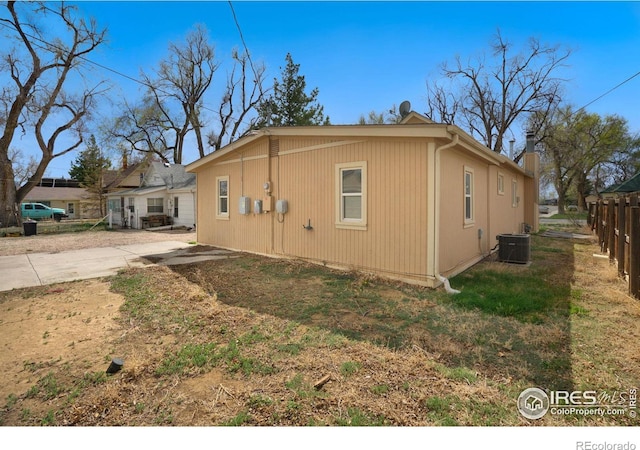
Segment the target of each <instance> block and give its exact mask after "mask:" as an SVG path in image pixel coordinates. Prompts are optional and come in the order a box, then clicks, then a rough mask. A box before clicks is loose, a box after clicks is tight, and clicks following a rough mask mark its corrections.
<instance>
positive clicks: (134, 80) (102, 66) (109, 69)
mask: <svg viewBox="0 0 640 450" xmlns="http://www.w3.org/2000/svg"><path fill="white" fill-rule="evenodd" d="M0 25H2V26H4V27H5V28H8V29H10V30H13V28H11V27H9V25H7V24H5V23H2V22H0ZM25 36H27V37H28V38H30V39H33V40H35V41H39V42H42V43H43V44H45V45H48V46H50V47H53V48H54V49H56V50H60V51H65V49H64V48H62V47H60V46H58V45H56V44H53V43H51V42H47V41H45V40H44V39H41V38H39V37H37V36H33V35H30V34H28V33H25ZM33 45H35V46H36V47H40V48H41V49H43V50H47V47H45V46H43V45H38V44H33ZM78 59H81V60H83V61H85V62H87V63H89V64H92V65H94V66H96V67H99V68H101V69H104V70H106V71H109V72H112V73H114V74H116V75H119V76H121V77H123V78H126V79H128V80H130V81H133V82H134V83H138V84H140V85H142V86H144V87H147V88H150V89H155V90H157V91H158V92H161V93H163V94H165V95H171V94H170V93H168V92H166V91H163V90H162V89H159V88H157V87H154V86H152V85H151V84H150V83H145V82H144V81H142V80H139V79H137V78H134V77H132V76H130V75H127V74H125V73H122V72H119V71H117V70H115V69H112V68H110V67H107V66H105V65H103V64H100V63H97V62H95V61H93V60H91V59H89V58H87V57H86V56H83V55H78ZM202 109H205V110H207V111H210V112H212V113H217V111H214V110H213V109H211V108H208V107H206V106H205V105H202Z"/></svg>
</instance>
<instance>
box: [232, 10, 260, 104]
mask: <svg viewBox="0 0 640 450" xmlns="http://www.w3.org/2000/svg"><path fill="white" fill-rule="evenodd" d="M229 7H230V8H231V14H232V15H233V20H234V22H235V23H236V27H237V28H238V33H239V34H240V41H241V42H242V45H243V46H244V51H245V53H246V54H247V58H248V59H249V65H250V66H251V70H252V71H253V76H254V77H255V78H256V83H257V84H258V89H260V95H262V94H263V92H262V83H261V82H260V79H259V77H258V74H257V72H256V69H255V67H254V66H253V60H252V59H251V53H250V52H249V48H247V43H246V42H245V40H244V36H243V34H242V29H241V28H240V23H239V22H238V18H237V17H236V11H235V9H233V3H231V0H229Z"/></svg>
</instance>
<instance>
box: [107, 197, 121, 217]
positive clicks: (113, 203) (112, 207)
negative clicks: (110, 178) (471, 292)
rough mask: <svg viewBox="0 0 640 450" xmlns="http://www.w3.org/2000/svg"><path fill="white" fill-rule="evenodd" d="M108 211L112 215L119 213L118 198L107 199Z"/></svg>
mask: <svg viewBox="0 0 640 450" xmlns="http://www.w3.org/2000/svg"><path fill="white" fill-rule="evenodd" d="M109 211H113V212H114V213H119V212H120V211H121V209H120V199H119V198H110V199H109Z"/></svg>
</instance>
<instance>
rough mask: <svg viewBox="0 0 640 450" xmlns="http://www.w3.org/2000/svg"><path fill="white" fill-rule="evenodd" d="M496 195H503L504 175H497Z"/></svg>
mask: <svg viewBox="0 0 640 450" xmlns="http://www.w3.org/2000/svg"><path fill="white" fill-rule="evenodd" d="M498 195H504V175H503V174H501V173H499V174H498Z"/></svg>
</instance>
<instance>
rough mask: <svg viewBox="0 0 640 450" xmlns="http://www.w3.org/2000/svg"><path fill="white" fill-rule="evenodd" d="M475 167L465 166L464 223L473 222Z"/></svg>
mask: <svg viewBox="0 0 640 450" xmlns="http://www.w3.org/2000/svg"><path fill="white" fill-rule="evenodd" d="M473 213H474V211H473V169H470V168H468V167H465V168H464V224H465V225H469V224H472V223H473Z"/></svg>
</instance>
